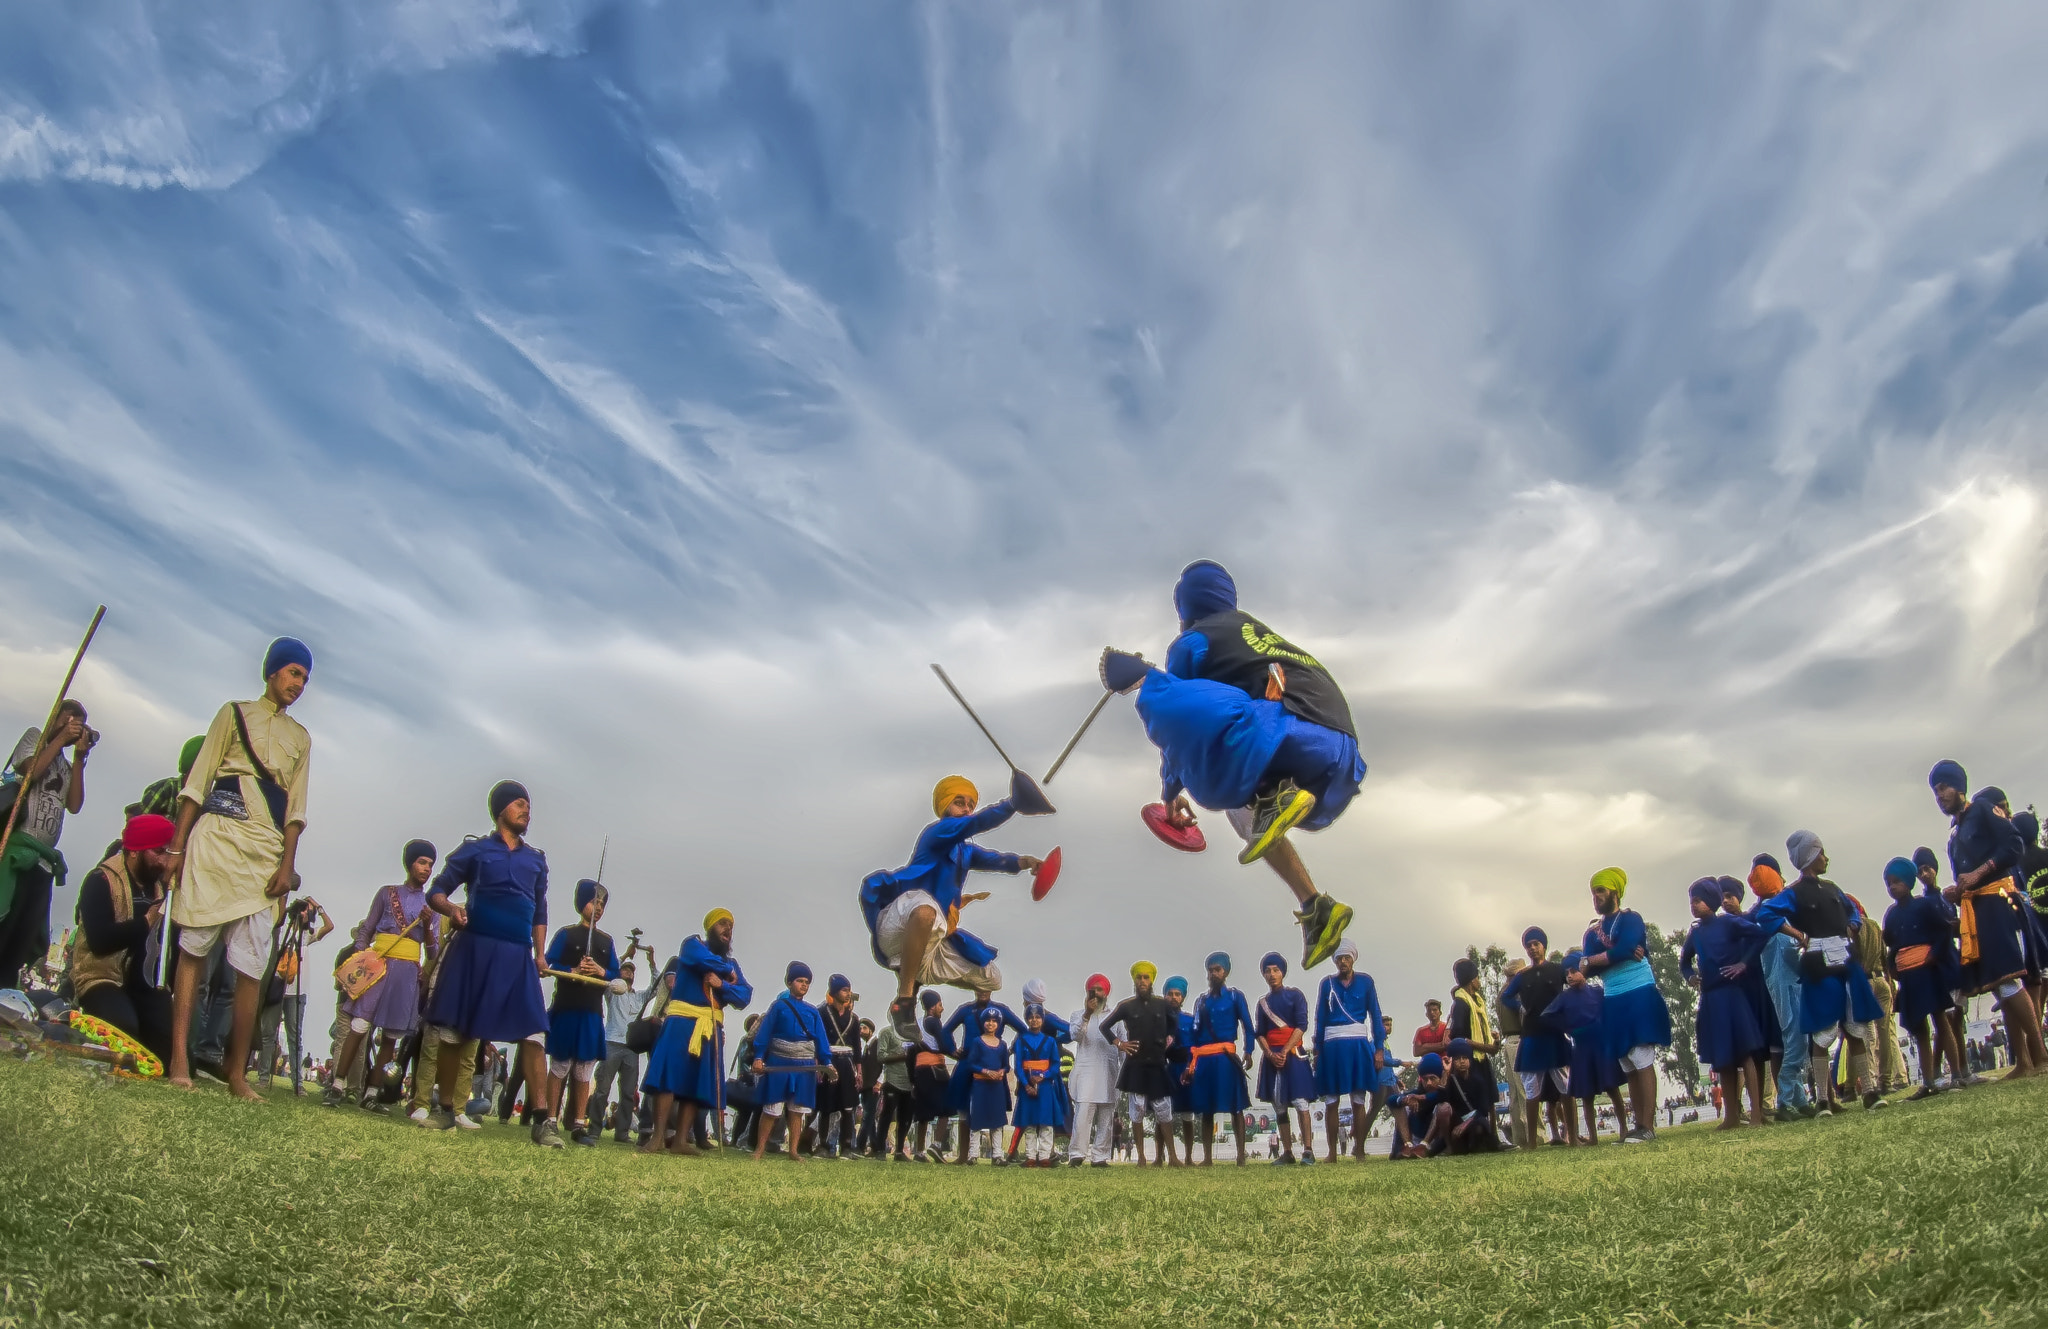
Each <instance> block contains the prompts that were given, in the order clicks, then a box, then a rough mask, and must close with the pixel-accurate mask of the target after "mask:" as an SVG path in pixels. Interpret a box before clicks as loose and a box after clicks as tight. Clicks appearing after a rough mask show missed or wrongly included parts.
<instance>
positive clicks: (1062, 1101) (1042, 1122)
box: [1010, 1075, 1067, 1130]
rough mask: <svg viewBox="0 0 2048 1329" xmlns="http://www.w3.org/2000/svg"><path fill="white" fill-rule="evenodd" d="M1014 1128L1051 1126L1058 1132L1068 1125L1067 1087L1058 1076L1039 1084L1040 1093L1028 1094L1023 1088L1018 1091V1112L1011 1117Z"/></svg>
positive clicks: (1048, 1077) (1048, 1078)
mask: <svg viewBox="0 0 2048 1329" xmlns="http://www.w3.org/2000/svg"><path fill="white" fill-rule="evenodd" d="M1010 1124H1011V1125H1012V1126H1051V1127H1054V1128H1055V1129H1058V1130H1064V1129H1066V1125H1067V1085H1066V1081H1064V1080H1062V1079H1060V1077H1059V1076H1057V1075H1048V1076H1046V1077H1045V1078H1044V1079H1043V1080H1040V1081H1039V1082H1038V1093H1037V1094H1035V1095H1033V1094H1027V1093H1025V1092H1024V1090H1023V1089H1022V1087H1019V1088H1018V1090H1017V1110H1016V1112H1015V1113H1014V1114H1012V1116H1011V1117H1010Z"/></svg>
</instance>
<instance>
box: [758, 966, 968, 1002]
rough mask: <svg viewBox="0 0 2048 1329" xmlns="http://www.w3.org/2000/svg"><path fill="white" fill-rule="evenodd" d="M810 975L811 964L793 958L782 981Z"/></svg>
mask: <svg viewBox="0 0 2048 1329" xmlns="http://www.w3.org/2000/svg"><path fill="white" fill-rule="evenodd" d="M810 976H811V967H810V966H809V965H807V964H805V963H804V962H803V961H802V960H791V961H790V962H789V968H787V969H785V970H783V971H782V983H783V986H784V987H787V986H789V985H790V984H791V983H794V982H796V981H797V980H798V979H799V978H809V977H810ZM932 995H933V996H934V997H936V996H937V995H938V994H937V993H934V994H932Z"/></svg>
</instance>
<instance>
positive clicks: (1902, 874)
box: [1884, 858, 1920, 882]
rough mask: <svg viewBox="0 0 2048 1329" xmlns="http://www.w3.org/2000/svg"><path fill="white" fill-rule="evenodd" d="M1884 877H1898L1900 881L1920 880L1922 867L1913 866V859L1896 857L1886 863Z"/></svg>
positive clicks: (1886, 878)
mask: <svg viewBox="0 0 2048 1329" xmlns="http://www.w3.org/2000/svg"><path fill="white" fill-rule="evenodd" d="M1884 877H1885V880H1886V881H1890V880H1891V879H1892V878H1893V877H1897V878H1898V879H1899V880H1900V881H1908V882H1910V881H1918V880H1920V869H1918V868H1916V867H1914V866H1913V860H1912V859H1910V858H1895V859H1893V860H1892V861H1891V862H1889V863H1887V864H1885V865H1884Z"/></svg>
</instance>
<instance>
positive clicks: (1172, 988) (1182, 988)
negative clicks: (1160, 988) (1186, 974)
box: [1166, 974, 1188, 997]
mask: <svg viewBox="0 0 2048 1329" xmlns="http://www.w3.org/2000/svg"><path fill="white" fill-rule="evenodd" d="M1166 991H1167V992H1169V993H1173V992H1178V993H1180V995H1182V996H1183V997H1185V996H1186V995H1188V981H1187V980H1186V979H1185V978H1182V977H1181V976H1180V975H1179V974H1175V975H1174V976H1173V977H1172V978H1169V979H1167V980H1166Z"/></svg>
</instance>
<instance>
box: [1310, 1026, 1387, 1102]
mask: <svg viewBox="0 0 2048 1329" xmlns="http://www.w3.org/2000/svg"><path fill="white" fill-rule="evenodd" d="M1372 1053H1373V1045H1372V1040H1371V1039H1369V1038H1337V1039H1326V1040H1325V1041H1324V1043H1323V1046H1322V1047H1321V1049H1319V1050H1318V1052H1317V1053H1316V1072H1315V1075H1316V1092H1317V1094H1319V1095H1320V1096H1322V1097H1324V1098H1336V1097H1338V1096H1340V1095H1343V1094H1370V1093H1372V1092H1373V1091H1374V1090H1376V1089H1378V1088H1379V1084H1380V1070H1379V1067H1377V1066H1375V1065H1373V1064H1372Z"/></svg>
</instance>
